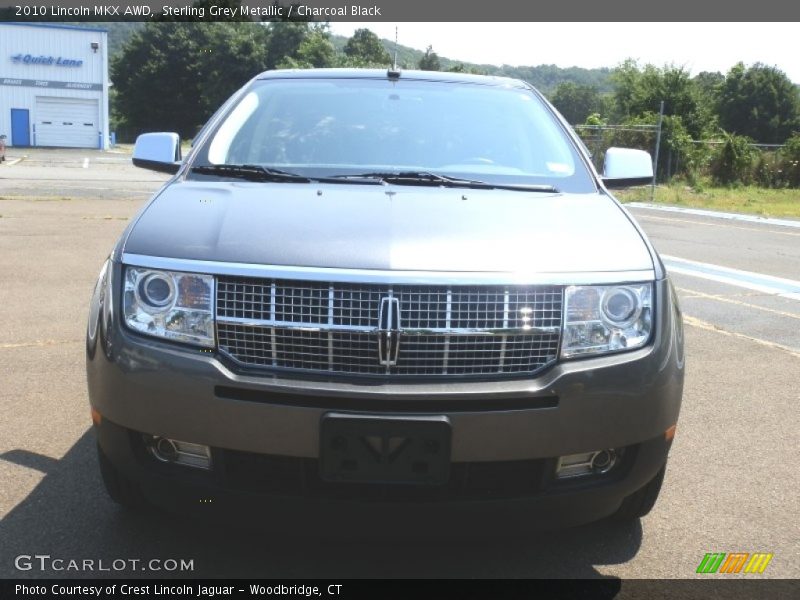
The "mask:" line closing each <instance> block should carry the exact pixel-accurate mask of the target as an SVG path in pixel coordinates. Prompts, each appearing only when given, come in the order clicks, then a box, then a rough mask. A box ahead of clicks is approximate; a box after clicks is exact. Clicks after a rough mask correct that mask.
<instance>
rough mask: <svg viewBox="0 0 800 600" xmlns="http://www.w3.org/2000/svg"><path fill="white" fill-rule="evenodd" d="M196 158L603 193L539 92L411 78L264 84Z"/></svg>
mask: <svg viewBox="0 0 800 600" xmlns="http://www.w3.org/2000/svg"><path fill="white" fill-rule="evenodd" d="M194 165H195V166H203V165H257V166H263V167H271V168H273V169H281V170H283V171H287V172H291V173H293V174H299V175H303V176H306V177H335V176H346V175H359V174H367V173H402V172H406V173H408V172H425V173H436V174H439V175H445V176H450V177H460V178H470V179H480V180H482V181H487V182H492V183H505V184H528V185H549V186H553V187H555V188H557V189H558V190H561V191H567V192H593V191H595V187H594V184H593V182H592V179H591V177H590V175H589V172H588V171H587V169H586V167H585V165H584V163H583V162H582V161H581V159H580V157H579V156H578V153H577V151H576V149H575V147H574V145H573V143H572V141H571V140H570V139H569V138H568V136H567V134H566V133H565V132H564V131H563V129H562V128H561V126H560V125H559V124H558V123H557V121H556V119H555V118H554V117H553V116H552V114H551V113H550V112H549V111H548V109H547V107H545V106H544V104H543V103H542V101H541V100H540V99H539V98H538V97H537V96H536V95H535V94H534V93H532V92H531V91H529V90H525V89H519V88H510V87H500V86H487V85H478V84H472V83H452V82H430V81H419V80H411V79H405V80H404V79H403V78H402V77H400V79H399V80H391V79H388V78H387V79H324V80H320V79H283V80H280V79H279V80H265V81H258V82H256V83H255V84H254V85H253V87H252V88H251V89H250V91H249V92H248V93H246V94H245V95H244V96H243V97H242V98H241V100H240V101H239V102H238V103H237V105H236V106H235V107H233V108H232V109H231V110H230V111H229V112H228V114H227V116H226V117H225V119H224V120H223V121H222V123H221V124H220V125H219V126H217V128H216V130H215V131H214V132H213V134H212V135H211V136H210V138H209V139H208V141H207V142H206V143H205V144H204V147H203V148H202V149H200V152H199V155H198V158H197V160H196V161H195V162H194ZM194 176H197V175H194Z"/></svg>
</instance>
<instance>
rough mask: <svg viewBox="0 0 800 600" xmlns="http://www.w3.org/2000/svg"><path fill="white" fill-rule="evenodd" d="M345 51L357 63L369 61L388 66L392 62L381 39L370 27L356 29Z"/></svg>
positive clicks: (345, 46) (369, 62)
mask: <svg viewBox="0 0 800 600" xmlns="http://www.w3.org/2000/svg"><path fill="white" fill-rule="evenodd" d="M344 53H345V55H346V56H347V58H349V59H350V60H351V61H352V62H353V63H355V64H358V63H368V64H380V65H383V66H388V65H389V64H391V62H392V59H391V57H390V56H389V53H388V52H387V51H386V48H384V47H383V44H382V43H381V40H380V39H379V38H378V36H377V35H375V34H374V33H372V32H371V31H370V30H369V29H356V31H355V32H354V33H353V37H351V38H350V39H349V40H347V43H346V44H345V45H344Z"/></svg>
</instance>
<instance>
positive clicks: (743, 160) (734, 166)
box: [711, 131, 758, 185]
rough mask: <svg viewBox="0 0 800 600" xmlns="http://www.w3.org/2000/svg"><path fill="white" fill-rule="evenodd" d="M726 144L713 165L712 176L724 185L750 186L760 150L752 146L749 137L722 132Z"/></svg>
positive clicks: (719, 151) (716, 156)
mask: <svg viewBox="0 0 800 600" xmlns="http://www.w3.org/2000/svg"><path fill="white" fill-rule="evenodd" d="M722 135H723V138H724V143H723V144H722V145H721V146H719V149H718V150H717V152H716V155H715V156H714V159H713V161H712V163H711V176H712V177H713V179H714V181H715V182H716V183H719V184H723V185H732V184H748V183H750V181H751V179H752V176H753V165H754V162H755V161H756V159H757V158H758V150H756V149H755V148H753V146H751V143H752V141H753V140H751V139H750V138H749V137H747V136H743V135H735V134H731V133H727V132H726V131H723V132H722Z"/></svg>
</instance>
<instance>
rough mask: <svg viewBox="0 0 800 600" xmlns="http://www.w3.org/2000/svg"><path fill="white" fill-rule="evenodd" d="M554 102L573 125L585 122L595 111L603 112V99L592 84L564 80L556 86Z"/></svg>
mask: <svg viewBox="0 0 800 600" xmlns="http://www.w3.org/2000/svg"><path fill="white" fill-rule="evenodd" d="M552 102H553V105H554V106H555V107H556V108H557V109H558V112H560V113H561V114H562V115H564V118H565V119H566V120H567V121H568V122H569V123H571V124H573V125H577V124H579V123H583V122H584V121H586V118H587V117H588V116H589V115H591V114H593V113H602V112H603V99H602V97H601V96H600V93H599V92H598V91H597V88H596V87H594V86H592V85H579V84H576V83H572V82H571V81H564V82H562V83H560V84H559V85H558V87H557V88H556V91H555V93H554V94H553V97H552Z"/></svg>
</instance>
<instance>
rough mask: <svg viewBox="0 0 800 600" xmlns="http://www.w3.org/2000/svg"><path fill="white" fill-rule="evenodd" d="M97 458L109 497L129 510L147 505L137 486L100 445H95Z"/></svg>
mask: <svg viewBox="0 0 800 600" xmlns="http://www.w3.org/2000/svg"><path fill="white" fill-rule="evenodd" d="M97 460H98V461H99V463H100V475H101V476H102V478H103V485H105V488H106V492H108V495H109V496H110V497H111V499H112V500H113V501H114V502H116V503H117V504H119V505H120V506H122V507H124V508H127V509H129V510H139V509H142V508H145V507H146V506H147V500H146V499H145V497H144V494H142V491H141V489H139V486H138V485H136V484H135V483H134V482H132V481H131V480H130V479H128V478H127V477H125V476H124V475H123V474H122V473H120V472H119V471H118V470H117V468H116V467H115V466H114V465H113V464H111V461H110V460H108V457H107V456H106V455H105V453H104V452H103V450H102V448H100V445H99V444H98V446H97Z"/></svg>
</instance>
